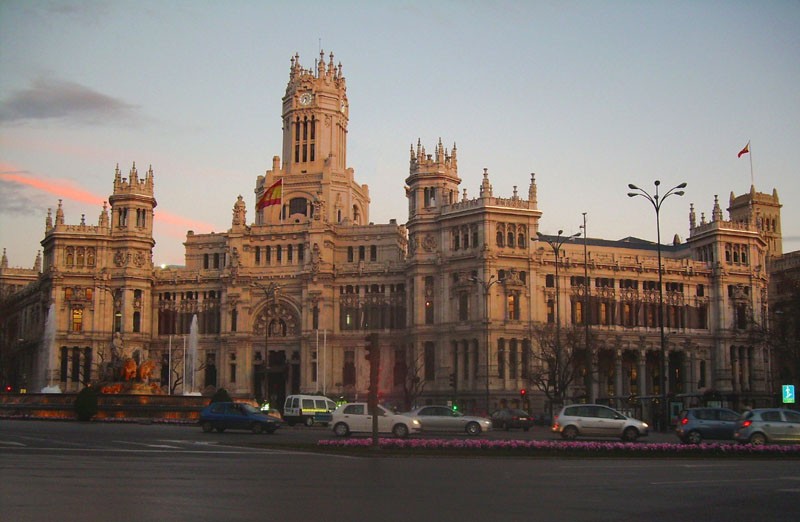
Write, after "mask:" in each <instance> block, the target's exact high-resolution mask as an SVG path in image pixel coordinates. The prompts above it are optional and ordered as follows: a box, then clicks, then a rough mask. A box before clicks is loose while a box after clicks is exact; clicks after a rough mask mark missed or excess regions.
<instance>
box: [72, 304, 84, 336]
mask: <svg viewBox="0 0 800 522" xmlns="http://www.w3.org/2000/svg"><path fill="white" fill-rule="evenodd" d="M70 329H71V330H72V331H73V332H81V331H83V308H80V307H75V308H73V309H72V326H71V328H70Z"/></svg>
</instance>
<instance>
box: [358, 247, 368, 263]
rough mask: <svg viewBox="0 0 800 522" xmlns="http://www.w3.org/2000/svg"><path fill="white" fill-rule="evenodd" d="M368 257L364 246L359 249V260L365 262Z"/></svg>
mask: <svg viewBox="0 0 800 522" xmlns="http://www.w3.org/2000/svg"><path fill="white" fill-rule="evenodd" d="M365 257H366V249H365V248H364V247H363V246H360V247H358V260H359V261H364V259H365Z"/></svg>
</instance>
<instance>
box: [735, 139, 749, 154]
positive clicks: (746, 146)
mask: <svg viewBox="0 0 800 522" xmlns="http://www.w3.org/2000/svg"><path fill="white" fill-rule="evenodd" d="M749 153H750V142H749V141H748V142H747V145H745V146H744V148H743V149H742V150H740V151H739V154H738V155H737V156H736V157H737V158H741V157H742V156H743V155H745V154H749Z"/></svg>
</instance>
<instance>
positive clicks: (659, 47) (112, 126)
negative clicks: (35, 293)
mask: <svg viewBox="0 0 800 522" xmlns="http://www.w3.org/2000/svg"><path fill="white" fill-rule="evenodd" d="M799 27H800V2H797V1H789V0H781V1H769V0H768V1H765V2H752V1H729V2H718V1H701V0H695V1H672V2H654V1H580V0H578V1H534V0H527V1H504V0H496V1H492V2H488V1H474V0H464V1H456V0H440V1H436V2H431V1H414V0H409V1H403V0H386V1H374V2H368V1H358V2H357V1H335V0H329V1H313V0H310V1H305V2H297V1H277V0H276V1H237V0H230V1H226V2H218V1H202V0H196V1H178V0H166V1H165V0H161V1H146V0H144V1H141V0H140V1H126V0H117V1H100V0H97V1H91V0H84V1H75V2H66V1H57V0H52V1H43V0H41V1H37V0H28V1H22V0H0V249H6V251H7V256H8V260H9V264H10V265H11V266H21V267H26V268H30V267H32V266H33V262H34V259H35V257H36V252H37V251H38V250H40V249H41V245H40V241H41V240H42V239H43V237H44V225H45V218H46V216H47V210H48V208H51V209H53V212H55V209H56V207H57V205H58V200H59V199H62V200H63V206H64V211H65V216H66V222H67V223H68V224H78V223H80V221H81V215H85V216H86V217H85V219H86V222H87V224H97V220H98V217H99V215H100V212H101V211H102V208H103V202H104V201H106V200H107V198H108V196H109V195H110V193H111V191H112V188H113V176H114V169H115V167H116V165H117V164H119V166H120V169H121V170H122V172H123V175H127V173H128V171H129V170H130V168H131V165H132V164H133V163H134V162H135V163H136V165H137V168H138V170H139V172H140V174H141V173H143V172H144V171H146V170H147V169H148V168H149V166H151V165H152V168H153V171H154V173H155V190H156V199H157V200H158V206H157V208H156V224H155V228H156V233H155V236H156V242H157V244H156V249H155V259H154V261H155V262H156V263H159V264H161V263H169V264H183V253H184V252H183V245H182V241H183V240H184V239H185V237H186V232H187V230H194V231H195V232H197V233H207V232H212V231H214V232H225V231H227V230H228V229H229V228H230V225H231V217H232V209H233V205H234V203H235V202H236V199H237V196H239V195H242V196H243V197H244V200H245V202H246V203H247V211H248V215H247V218H248V221H249V222H253V221H255V215H254V212H253V211H254V207H255V195H254V189H255V183H256V178H257V177H258V176H259V175H262V174H263V173H264V171H266V170H267V169H269V168H271V165H272V156H274V155H278V154H280V153H281V117H280V116H281V114H280V111H281V97H282V96H283V94H284V91H285V88H286V83H287V80H288V75H289V60H290V58H291V57H292V56H294V54H295V53H299V54H300V60H301V64H302V65H303V66H304V67H307V68H309V67H313V66H314V60H315V58H318V56H319V51H320V49H323V50H324V51H325V55H326V58H327V56H328V54H329V53H330V52H333V53H334V54H335V58H334V60H335V62H337V63H338V62H341V64H342V70H343V74H344V76H345V77H346V78H347V86H348V91H347V92H348V98H349V101H350V118H351V119H350V125H349V134H348V145H349V147H348V164H349V166H351V167H353V168H354V169H355V176H356V180H357V181H359V182H360V183H366V184H368V185H369V186H370V195H371V197H372V205H371V210H370V216H369V219H370V221H373V222H375V223H387V222H388V221H389V220H390V219H397V220H398V222H400V223H403V222H405V221H406V220H407V217H408V216H407V202H406V198H405V193H404V190H403V186H404V181H405V178H406V177H407V176H408V160H409V147H410V146H411V144H412V143H413V144H416V142H417V140H418V139H421V141H422V144H423V145H424V146H426V148H428V149H429V150H431V149H432V148H433V147H434V146H435V144H436V143H437V142H438V140H439V138H441V139H442V142H443V143H444V145H445V146H446V147H448V148H449V147H452V145H453V143H455V144H456V145H457V146H458V159H459V176H460V177H461V179H462V185H461V187H462V189H466V190H467V194H468V197H476V196H477V195H478V190H479V186H480V182H481V180H482V172H483V169H484V168H487V169H488V172H489V179H490V181H491V183H492V185H493V188H494V194H495V195H496V196H501V197H510V196H511V195H512V193H513V190H514V187H515V186H516V187H518V190H519V191H520V193H521V194H523V195H527V187H528V184H529V180H530V173H531V172H535V173H536V180H537V183H538V189H539V191H538V198H539V208H540V210H542V211H543V217H542V220H541V227H540V230H541V231H542V232H543V233H546V234H549V233H555V232H556V231H557V230H559V229H563V230H564V231H565V233H573V232H577V231H578V230H579V228H578V227H579V225H581V224H582V216H581V214H582V213H583V212H586V213H587V218H588V231H589V235H590V237H598V238H604V239H620V238H624V237H627V236H637V237H641V238H644V239H649V240H653V241H655V239H656V227H655V213H654V212H653V209H652V207H651V206H649V204H648V203H647V202H646V201H644V200H643V199H641V198H633V199H631V198H628V197H627V195H626V194H627V192H628V189H627V185H628V183H635V184H637V185H639V186H641V187H643V188H645V189H647V190H652V188H653V181H654V180H656V179H659V180H661V182H662V184H663V186H664V187H671V186H674V185H677V184H678V183H680V182H682V181H686V182H688V187H687V189H686V196H684V197H683V198H680V197H675V198H671V199H669V200H668V201H667V202H666V203H665V204H664V207H663V210H662V223H661V230H662V238H663V240H664V241H665V242H669V241H671V239H672V237H673V236H674V235H675V234H678V235H679V236H681V238H684V239H685V238H686V237H687V236H688V214H689V205H690V203H693V204H694V206H695V209H696V211H697V215H698V219H699V217H700V214H701V213H705V215H706V217H707V218H710V216H711V210H712V206H713V203H714V196H715V195H718V196H719V200H720V204H721V206H722V208H723V209H726V208H727V206H728V201H729V197H730V194H731V192H734V193H735V194H736V195H740V194H742V193H744V192H746V191H748V190H749V189H750V185H751V160H752V167H753V171H752V180H754V182H755V187H756V189H757V190H758V191H759V192H767V193H772V191H773V189H777V191H778V194H779V196H780V200H781V203H782V204H783V209H782V223H783V235H784V251H792V250H798V249H800V176H798V172H797V171H798V166H800V30H798V28H799ZM748 141H750V143H751V147H750V150H751V154H750V155H744V156H742V157H741V158H737V153H738V152H739V151H740V150H741V149H742V148H743V147H744V146H745V145H746V144H747V143H748ZM726 217H727V212H726Z"/></svg>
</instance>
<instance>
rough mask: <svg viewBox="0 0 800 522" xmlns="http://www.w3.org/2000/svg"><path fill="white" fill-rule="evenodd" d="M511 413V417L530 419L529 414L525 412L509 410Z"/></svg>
mask: <svg viewBox="0 0 800 522" xmlns="http://www.w3.org/2000/svg"><path fill="white" fill-rule="evenodd" d="M509 411H510V412H511V415H514V416H516V417H528V412H527V411H524V410H509Z"/></svg>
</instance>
